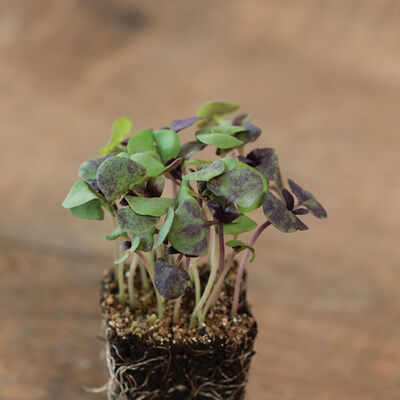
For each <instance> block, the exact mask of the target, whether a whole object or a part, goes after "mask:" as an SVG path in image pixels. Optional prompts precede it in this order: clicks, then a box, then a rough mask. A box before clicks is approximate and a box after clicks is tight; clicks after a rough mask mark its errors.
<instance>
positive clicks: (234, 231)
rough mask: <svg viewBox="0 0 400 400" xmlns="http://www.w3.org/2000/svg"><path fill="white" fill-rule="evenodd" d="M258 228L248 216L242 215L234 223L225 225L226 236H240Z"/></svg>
mask: <svg viewBox="0 0 400 400" xmlns="http://www.w3.org/2000/svg"><path fill="white" fill-rule="evenodd" d="M255 228H257V224H256V223H255V222H254V221H253V220H252V219H251V218H249V217H248V216H247V215H244V214H242V215H240V216H239V217H238V218H236V219H235V220H234V221H233V222H231V223H229V224H224V234H226V235H239V234H241V233H244V232H251V231H252V230H254V229H255Z"/></svg>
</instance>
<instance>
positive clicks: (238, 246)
mask: <svg viewBox="0 0 400 400" xmlns="http://www.w3.org/2000/svg"><path fill="white" fill-rule="evenodd" d="M226 245H227V246H228V247H232V248H233V249H234V250H235V251H236V252H237V253H239V252H241V251H242V250H246V249H249V250H251V253H252V256H251V260H250V262H253V261H254V259H255V258H256V251H255V250H254V247H253V246H250V245H249V244H247V243H244V242H242V241H241V240H229V241H228V242H226Z"/></svg>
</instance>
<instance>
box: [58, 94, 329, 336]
mask: <svg viewBox="0 0 400 400" xmlns="http://www.w3.org/2000/svg"><path fill="white" fill-rule="evenodd" d="M238 108H239V106H238V105H236V104H233V103H225V102H210V103H206V104H205V105H203V106H202V107H201V108H200V110H199V111H198V113H197V116H196V117H191V118H187V119H183V120H174V121H172V122H171V123H170V125H169V127H167V128H163V129H159V130H152V129H144V130H140V131H138V132H136V133H134V134H133V135H132V136H131V137H130V138H128V136H129V135H130V133H131V128H132V124H131V122H130V121H129V120H128V119H127V118H121V119H119V120H117V121H116V122H115V123H114V125H113V128H112V135H111V139H110V140H109V142H108V143H107V144H106V145H105V146H104V147H103V148H102V149H101V150H100V156H98V157H95V158H93V159H90V160H88V161H85V162H84V163H83V164H82V165H81V167H80V168H79V176H80V178H81V180H79V181H77V182H75V183H74V185H73V186H72V188H71V190H70V192H69V193H68V195H67V197H66V199H65V200H64V202H63V206H64V207H66V208H69V209H70V211H71V212H72V213H73V214H74V215H75V216H77V217H80V218H85V219H92V220H102V219H104V211H106V212H108V213H109V214H110V215H111V219H112V221H113V223H114V227H115V230H114V231H113V232H112V233H110V234H108V235H106V236H105V239H107V240H111V241H114V243H115V261H114V262H115V264H116V265H117V267H116V274H115V276H116V281H117V283H118V287H119V295H118V299H119V301H120V302H121V303H128V304H129V305H130V306H131V307H133V306H134V305H135V302H136V301H137V296H136V293H135V287H134V280H135V279H134V277H135V273H136V270H137V269H138V267H139V269H140V271H141V275H140V276H141V282H142V285H143V288H144V290H146V291H150V290H154V291H155V295H156V296H157V302H158V317H159V318H162V317H163V313H164V307H165V301H166V300H167V301H175V308H174V317H175V319H177V317H178V315H179V311H180V310H179V306H180V301H179V299H180V298H181V297H182V296H184V295H185V291H186V288H187V286H188V285H189V283H190V282H191V284H192V285H193V286H194V288H195V297H196V298H195V303H194V304H195V305H194V309H193V310H192V316H191V319H190V321H188V323H189V327H190V328H192V327H194V326H195V325H196V324H197V323H200V324H201V323H204V322H205V323H207V313H208V312H209V310H210V309H212V307H213V306H214V305H215V304H216V303H217V302H218V299H219V295H220V293H221V291H222V290H223V288H224V284H225V280H226V278H227V276H228V273H229V272H230V271H231V269H232V268H233V267H234V266H235V262H234V261H235V259H236V258H237V257H238V255H239V253H242V254H241V258H240V261H239V265H238V267H237V271H236V278H235V279H236V282H235V290H234V295H233V298H232V306H231V316H232V317H234V316H235V314H236V313H237V311H238V305H239V294H240V290H241V285H242V280H243V272H244V270H245V268H246V266H247V263H248V262H253V261H254V259H255V256H256V253H255V249H254V246H255V244H256V241H257V239H258V238H259V237H260V235H261V234H262V233H263V231H264V230H265V229H266V228H267V227H268V226H274V227H275V228H276V229H278V230H279V231H281V232H285V233H291V232H296V231H303V230H306V229H308V227H307V226H306V225H305V224H304V222H302V221H301V220H300V219H299V216H302V215H305V214H307V213H309V212H310V213H311V214H312V215H314V216H315V217H317V218H320V219H323V218H326V216H327V214H326V211H325V209H324V208H323V207H322V205H321V204H320V203H319V202H318V201H317V200H316V198H315V197H314V196H313V195H312V194H311V193H310V192H308V191H306V190H304V189H303V188H302V187H301V186H299V185H298V184H297V183H295V182H294V181H293V180H291V179H288V181H287V182H288V185H286V184H285V183H284V181H283V179H282V176H281V171H280V168H279V163H278V156H277V154H276V153H275V151H274V150H273V149H271V148H258V149H255V150H252V151H250V152H249V153H248V154H247V155H244V154H245V152H244V148H245V146H247V145H250V144H251V143H252V142H254V141H255V140H257V139H258V137H259V136H260V135H261V129H260V128H258V127H256V126H255V125H253V124H251V123H250V122H249V119H250V117H249V116H248V115H247V114H241V115H238V116H236V117H234V118H233V119H229V118H228V116H229V115H231V114H232V113H234V112H235V111H237V109H238ZM190 127H192V128H195V129H196V140H194V141H188V142H186V143H182V141H183V140H184V138H185V133H184V132H183V131H184V130H185V129H187V128H190ZM207 146H213V147H214V148H215V150H216V159H215V160H212V161H207V160H203V159H201V158H200V159H191V157H192V156H193V155H194V154H196V153H198V152H200V151H202V150H204V148H206V147H207ZM167 182H169V183H170V184H171V185H172V189H173V190H172V193H173V197H172V198H168V197H163V196H162V195H163V192H164V187H165V185H166V183H167ZM258 208H262V209H263V211H264V214H265V220H263V221H260V223H257V222H256V221H254V220H253V219H252V218H250V217H249V216H248V214H249V213H250V212H252V211H254V210H256V209H258ZM245 232H253V234H252V236H251V239H250V241H249V243H246V242H244V241H243V240H240V239H239V236H240V235H241V234H242V233H245ZM121 242H122V243H121ZM228 250H229V251H228ZM203 256H208V257H209V261H208V268H209V273H208V281H207V283H206V285H205V286H204V285H203V287H201V285H200V279H199V272H198V265H197V264H198V262H200V261H199V260H200V259H201V257H203ZM129 258H131V261H130V265H129V267H128V265H126V264H125V262H126V261H127V260H128V259H129Z"/></svg>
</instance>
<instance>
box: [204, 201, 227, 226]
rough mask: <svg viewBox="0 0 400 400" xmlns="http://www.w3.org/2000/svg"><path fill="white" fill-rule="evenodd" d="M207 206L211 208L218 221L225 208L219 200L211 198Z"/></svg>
mask: <svg viewBox="0 0 400 400" xmlns="http://www.w3.org/2000/svg"><path fill="white" fill-rule="evenodd" d="M207 207H208V208H209V209H210V211H211V214H212V216H213V217H214V218H215V219H217V220H218V221H220V220H221V218H222V215H223V208H222V206H221V204H220V202H219V201H218V200H210V201H208V202H207Z"/></svg>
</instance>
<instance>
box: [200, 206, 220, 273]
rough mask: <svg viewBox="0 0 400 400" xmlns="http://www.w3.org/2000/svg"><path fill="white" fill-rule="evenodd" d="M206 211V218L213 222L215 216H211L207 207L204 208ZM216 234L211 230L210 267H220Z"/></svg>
mask: <svg viewBox="0 0 400 400" xmlns="http://www.w3.org/2000/svg"><path fill="white" fill-rule="evenodd" d="M204 211H205V213H206V218H207V220H208V221H211V220H213V216H212V215H211V212H210V210H209V208H208V207H207V206H205V207H204ZM216 236H217V235H216V234H215V233H214V231H213V230H212V229H211V230H210V241H209V243H210V252H209V264H210V267H211V266H213V265H218V255H219V254H218V248H217V247H218V242H217V238H216Z"/></svg>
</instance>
